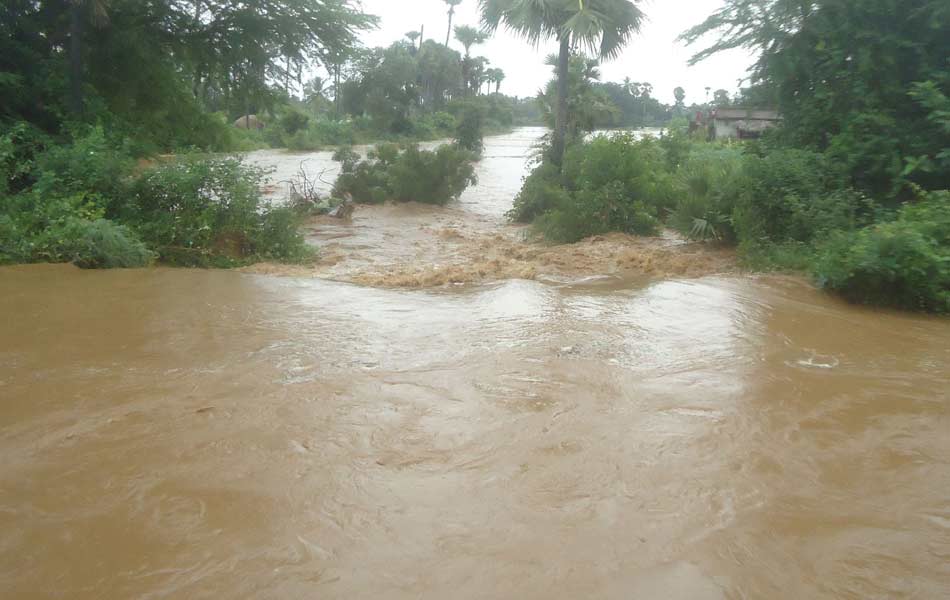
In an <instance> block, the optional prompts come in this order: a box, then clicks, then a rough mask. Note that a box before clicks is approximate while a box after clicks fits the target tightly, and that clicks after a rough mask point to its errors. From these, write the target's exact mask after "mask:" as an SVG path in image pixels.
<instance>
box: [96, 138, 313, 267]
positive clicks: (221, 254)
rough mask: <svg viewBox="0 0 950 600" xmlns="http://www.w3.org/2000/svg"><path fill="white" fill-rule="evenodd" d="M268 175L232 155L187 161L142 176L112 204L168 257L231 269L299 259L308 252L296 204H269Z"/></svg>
mask: <svg viewBox="0 0 950 600" xmlns="http://www.w3.org/2000/svg"><path fill="white" fill-rule="evenodd" d="M262 178H263V172H262V171H261V170H259V169H256V168H253V167H248V166H246V165H244V164H242V163H241V161H240V160H238V159H234V158H201V157H186V158H184V159H181V160H178V161H175V162H172V163H168V164H163V165H161V166H159V167H157V168H155V169H152V170H150V171H148V172H146V173H144V174H143V175H142V176H141V177H139V178H138V180H136V181H135V183H134V184H133V185H132V188H131V190H130V198H129V201H128V202H127V203H123V204H121V205H118V206H116V207H114V208H113V210H112V214H111V215H110V216H113V217H115V218H117V219H119V220H121V221H122V222H124V223H128V224H129V225H130V226H131V227H133V229H134V230H135V231H137V232H138V233H139V235H141V237H142V239H143V240H145V242H146V243H147V244H148V245H149V246H150V247H152V248H154V249H155V250H156V251H157V252H158V253H159V256H160V258H161V259H162V260H163V261H165V262H170V263H174V264H182V265H197V266H206V265H214V266H231V265H237V264H245V263H248V262H253V261H255V260H283V261H299V260H303V259H305V258H307V257H308V255H309V251H308V249H307V247H306V245H305V243H304V241H303V238H302V236H301V235H300V234H299V232H298V231H297V227H298V225H299V221H298V220H297V218H296V217H295V213H294V212H293V211H292V210H290V209H283V208H274V207H270V206H267V205H265V204H264V203H263V202H262V200H261V196H260V182H261V179H262Z"/></svg>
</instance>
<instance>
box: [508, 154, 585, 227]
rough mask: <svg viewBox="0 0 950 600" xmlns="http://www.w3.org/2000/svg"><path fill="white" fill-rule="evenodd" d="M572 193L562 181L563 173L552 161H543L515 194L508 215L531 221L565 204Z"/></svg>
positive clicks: (522, 220)
mask: <svg viewBox="0 0 950 600" xmlns="http://www.w3.org/2000/svg"><path fill="white" fill-rule="evenodd" d="M569 200H570V194H569V193H568V191H567V190H565V189H564V186H563V185H562V183H561V174H560V173H559V172H558V169H557V167H556V166H554V165H553V164H551V163H547V162H545V163H541V164H540V165H538V166H537V167H536V168H535V169H534V170H533V171H532V172H531V174H530V175H528V176H527V177H526V178H525V180H524V185H522V186H521V191H520V192H518V195H517V196H515V202H514V205H513V206H512V207H511V210H510V211H508V217H509V218H510V219H511V220H513V221H516V222H518V223H531V222H532V221H534V220H535V219H536V218H538V217H539V216H541V215H543V214H544V213H546V212H548V211H550V210H554V208H555V207H558V206H563V205H564V204H565V203H566V202H567V201H569Z"/></svg>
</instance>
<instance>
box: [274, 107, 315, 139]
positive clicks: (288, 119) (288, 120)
mask: <svg viewBox="0 0 950 600" xmlns="http://www.w3.org/2000/svg"><path fill="white" fill-rule="evenodd" d="M309 123H310V117H308V116H307V115H305V114H303V113H302V112H300V111H299V110H292V109H291V110H288V111H287V112H286V113H284V115H283V116H281V118H280V128H281V129H283V131H284V133H286V134H287V135H291V136H292V135H294V134H295V133H297V132H298V131H303V130H305V129H306V128H307V125H308V124H309Z"/></svg>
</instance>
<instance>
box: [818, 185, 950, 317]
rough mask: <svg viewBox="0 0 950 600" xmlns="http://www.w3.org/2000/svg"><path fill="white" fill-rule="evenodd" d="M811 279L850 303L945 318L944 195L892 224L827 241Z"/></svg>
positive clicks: (948, 217) (949, 199)
mask: <svg viewBox="0 0 950 600" xmlns="http://www.w3.org/2000/svg"><path fill="white" fill-rule="evenodd" d="M813 273H814V275H815V277H816V279H817V281H818V283H819V284H820V285H821V286H822V287H824V288H826V289H829V290H832V291H835V292H837V293H839V294H841V295H842V296H844V297H845V298H847V299H848V300H850V301H852V302H860V303H866V304H880V305H887V306H894V307H897V308H904V309H911V310H926V311H933V312H942V313H946V312H950V192H947V191H943V192H934V193H931V194H929V195H928V196H926V197H925V199H924V200H923V201H922V202H920V203H919V204H916V205H909V206H907V207H905V208H904V209H902V210H901V211H900V214H899V216H898V218H897V220H895V221H892V222H889V223H883V224H878V225H872V226H869V227H865V228H864V229H861V230H859V231H854V232H843V233H838V234H836V235H833V236H832V237H831V238H830V239H829V241H828V242H827V243H826V244H824V246H823V247H822V249H821V251H820V253H819V256H818V259H817V261H816V263H815V265H814V268H813Z"/></svg>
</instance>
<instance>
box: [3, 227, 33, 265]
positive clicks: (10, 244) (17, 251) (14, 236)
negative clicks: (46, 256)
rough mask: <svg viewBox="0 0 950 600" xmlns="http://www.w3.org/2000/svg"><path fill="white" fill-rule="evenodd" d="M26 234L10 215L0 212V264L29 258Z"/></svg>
mask: <svg viewBox="0 0 950 600" xmlns="http://www.w3.org/2000/svg"><path fill="white" fill-rule="evenodd" d="M25 242H26V236H25V235H24V233H23V232H22V231H21V230H20V228H19V227H17V224H16V222H15V221H14V220H13V218H12V217H10V215H5V214H0V265H5V264H10V263H22V262H27V261H28V260H29V252H28V249H27V248H26V247H25Z"/></svg>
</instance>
